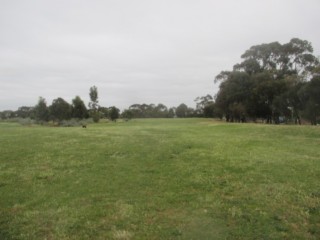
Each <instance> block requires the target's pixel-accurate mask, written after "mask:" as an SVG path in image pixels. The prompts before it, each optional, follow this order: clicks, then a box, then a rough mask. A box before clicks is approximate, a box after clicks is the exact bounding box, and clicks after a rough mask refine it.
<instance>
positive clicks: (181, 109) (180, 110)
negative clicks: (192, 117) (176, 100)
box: [176, 103, 189, 118]
mask: <svg viewBox="0 0 320 240" xmlns="http://www.w3.org/2000/svg"><path fill="white" fill-rule="evenodd" d="M188 113H189V109H188V106H187V105H186V104H184V103H181V104H180V105H179V106H178V107H177V109H176V115H177V117H179V118H185V117H188Z"/></svg>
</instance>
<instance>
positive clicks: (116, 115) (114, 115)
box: [109, 107, 120, 121]
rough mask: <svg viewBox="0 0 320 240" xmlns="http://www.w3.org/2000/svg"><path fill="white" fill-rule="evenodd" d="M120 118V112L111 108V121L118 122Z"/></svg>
mask: <svg viewBox="0 0 320 240" xmlns="http://www.w3.org/2000/svg"><path fill="white" fill-rule="evenodd" d="M119 116H120V110H119V109H118V108H116V107H110V110H109V117H110V119H111V121H117V119H118V118H119Z"/></svg>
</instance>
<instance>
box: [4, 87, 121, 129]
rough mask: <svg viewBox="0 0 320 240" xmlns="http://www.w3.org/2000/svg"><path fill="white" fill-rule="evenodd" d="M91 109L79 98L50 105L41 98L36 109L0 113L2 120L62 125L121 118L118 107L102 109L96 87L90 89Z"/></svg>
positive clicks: (56, 100)
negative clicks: (32, 120) (88, 120)
mask: <svg viewBox="0 0 320 240" xmlns="http://www.w3.org/2000/svg"><path fill="white" fill-rule="evenodd" d="M89 96H90V102H89V105H88V106H89V108H87V107H86V105H85V104H84V102H83V101H82V99H81V98H80V97H79V96H76V97H75V98H74V99H72V103H71V104H70V103H68V102H67V101H65V100H64V99H63V98H61V97H59V98H56V99H54V100H53V101H52V103H51V105H48V104H47V102H46V99H45V98H43V97H39V100H38V103H37V104H36V105H35V106H34V107H26V106H24V107H20V108H18V110H17V111H9V110H8V111H3V112H0V117H1V119H11V118H30V119H34V120H36V121H37V122H40V123H41V122H47V121H53V122H56V123H60V122H62V121H64V120H70V119H76V120H83V119H88V118H92V119H93V121H94V122H99V120H100V119H101V118H110V119H111V120H112V121H116V119H118V118H119V115H120V110H119V109H118V108H116V107H110V108H106V107H101V106H99V104H98V103H99V101H98V89H97V87H96V86H93V87H91V88H90V92H89Z"/></svg>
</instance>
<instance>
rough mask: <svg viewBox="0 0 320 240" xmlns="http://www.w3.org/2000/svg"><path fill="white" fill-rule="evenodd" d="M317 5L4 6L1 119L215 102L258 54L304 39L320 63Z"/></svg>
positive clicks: (12, 1)
mask: <svg viewBox="0 0 320 240" xmlns="http://www.w3.org/2000/svg"><path fill="white" fill-rule="evenodd" d="M319 12H320V1H319V0H268V1H267V0H265V1H262V0H224V1H221V0H193V1H191V0H28V1H27V0H21V1H17V0H0V84H1V85H0V111H1V110H5V109H11V110H16V109H17V108H18V107H20V106H34V105H35V104H36V103H37V101H38V98H39V96H42V97H44V98H45V99H46V100H47V103H48V104H49V105H50V104H51V102H52V100H53V99H55V98H57V97H62V98H64V99H65V100H67V101H69V102H71V100H72V99H73V98H74V97H75V96H76V95H79V96H80V97H81V98H82V99H83V100H84V101H85V103H86V104H87V103H88V101H89V88H90V87H91V86H93V85H95V86H97V87H98V92H99V100H100V105H102V106H106V107H107V106H112V105H115V106H117V107H119V108H121V109H123V108H127V107H129V106H130V105H131V104H134V103H140V104H141V103H148V104H149V103H155V104H157V103H163V104H165V105H166V106H168V107H171V106H177V105H179V104H180V103H186V104H187V105H188V106H190V107H194V105H195V104H194V99H195V98H196V97H197V96H203V95H206V94H211V95H214V94H215V93H216V92H217V90H218V86H217V85H214V83H213V81H214V77H215V76H216V75H217V74H218V73H219V72H220V71H222V70H231V69H232V66H233V65H234V64H236V63H238V62H240V60H241V59H240V56H241V54H242V53H244V51H245V50H247V49H248V48H250V47H251V46H253V45H258V44H261V43H270V42H273V41H279V42H280V43H287V42H289V41H290V39H291V38H294V37H298V38H300V39H303V40H308V41H310V42H311V43H312V45H313V47H314V54H315V55H316V56H318V55H320V31H319V23H320V14H319Z"/></svg>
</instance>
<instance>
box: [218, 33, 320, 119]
mask: <svg viewBox="0 0 320 240" xmlns="http://www.w3.org/2000/svg"><path fill="white" fill-rule="evenodd" d="M312 52H313V48H312V46H311V43H309V42H308V41H304V40H300V39H297V38H294V39H292V40H291V41H290V42H289V43H286V44H280V43H278V42H272V43H268V44H261V45H256V46H253V47H251V48H250V49H249V50H247V51H246V52H245V53H244V54H243V55H242V56H241V57H242V59H243V61H242V62H241V63H239V64H236V65H235V66H234V68H233V71H222V72H221V73H220V74H219V75H217V76H216V79H215V82H220V87H219V88H220V89H219V92H218V93H217V95H216V98H215V105H216V111H217V112H221V113H222V114H223V115H224V116H225V117H226V119H227V121H239V120H241V119H245V118H246V117H250V118H252V119H256V118H263V119H265V120H266V122H268V123H271V122H274V123H277V122H279V119H280V116H281V117H286V118H295V119H296V120H295V121H296V122H300V112H301V107H302V98H301V96H299V95H298V94H297V93H298V91H299V88H301V86H302V85H303V84H302V83H303V82H304V81H307V80H308V79H310V78H311V77H312V74H314V71H315V70H316V69H317V68H318V67H319V61H318V59H317V58H316V57H315V56H313V55H312ZM310 106H311V105H310ZM290 115H291V117H290Z"/></svg>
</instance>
